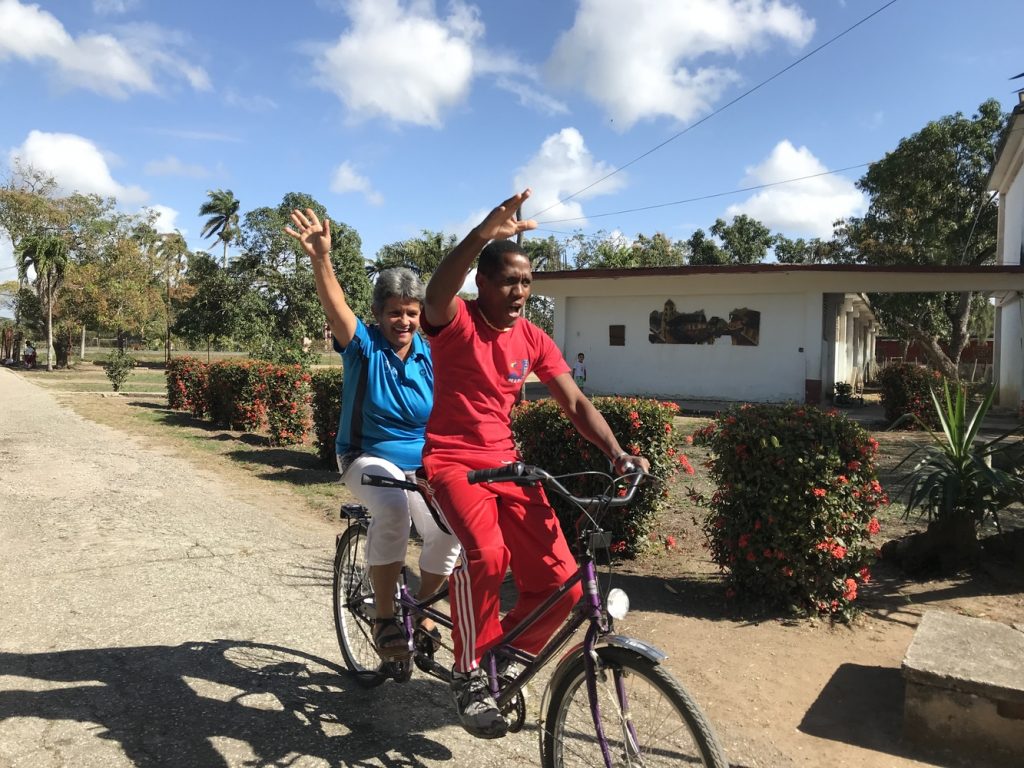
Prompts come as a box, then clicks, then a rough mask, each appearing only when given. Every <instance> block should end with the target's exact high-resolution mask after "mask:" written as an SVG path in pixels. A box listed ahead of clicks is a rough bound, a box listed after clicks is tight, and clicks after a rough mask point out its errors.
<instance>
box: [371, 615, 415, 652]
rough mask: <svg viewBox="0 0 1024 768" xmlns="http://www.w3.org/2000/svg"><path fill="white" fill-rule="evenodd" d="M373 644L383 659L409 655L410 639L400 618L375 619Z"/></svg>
mask: <svg viewBox="0 0 1024 768" xmlns="http://www.w3.org/2000/svg"><path fill="white" fill-rule="evenodd" d="M373 645H374V647H375V648H376V649H377V653H379V654H380V656H381V658H382V659H385V660H386V661H396V660H398V659H406V658H408V657H409V639H408V638H407V637H406V636H405V630H404V629H403V628H402V625H401V624H399V623H398V619H396V618H394V617H392V618H390V619H374V620H373Z"/></svg>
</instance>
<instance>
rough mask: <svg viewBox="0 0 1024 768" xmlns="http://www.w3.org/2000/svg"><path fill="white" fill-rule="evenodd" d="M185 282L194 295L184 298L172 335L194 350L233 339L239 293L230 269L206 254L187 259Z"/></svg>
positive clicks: (192, 255) (200, 253)
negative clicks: (231, 337) (178, 337)
mask: <svg viewBox="0 0 1024 768" xmlns="http://www.w3.org/2000/svg"><path fill="white" fill-rule="evenodd" d="M187 260H188V266H187V268H186V270H185V282H186V284H187V285H188V286H189V287H190V289H191V295H189V296H188V297H187V298H184V300H183V301H182V304H181V307H180V308H179V309H178V314H177V317H176V319H175V322H174V326H173V328H172V331H173V333H174V334H175V335H177V336H180V337H181V338H182V339H184V341H185V343H186V344H188V345H189V346H190V347H193V348H195V347H199V346H200V345H205V346H206V356H207V361H209V357H210V347H211V346H212V345H213V344H215V343H219V342H221V341H224V340H226V339H228V338H229V337H230V336H231V332H232V328H233V326H234V310H236V309H237V308H238V300H239V290H238V287H237V285H236V284H235V282H234V281H233V280H232V279H231V276H230V275H229V274H228V271H227V270H226V269H222V268H221V267H220V265H219V264H217V260H216V259H214V258H213V257H212V256H210V254H208V253H206V252H205V251H196V252H194V253H191V254H189V255H188V256H187Z"/></svg>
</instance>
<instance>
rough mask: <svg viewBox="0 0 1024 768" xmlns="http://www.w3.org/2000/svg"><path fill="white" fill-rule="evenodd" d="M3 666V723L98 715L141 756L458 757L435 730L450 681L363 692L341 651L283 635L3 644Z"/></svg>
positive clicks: (104, 728)
mask: <svg viewBox="0 0 1024 768" xmlns="http://www.w3.org/2000/svg"><path fill="white" fill-rule="evenodd" d="M5 675H6V676H10V677H8V678H7V681H5V686H6V688H5V689H4V690H0V722H3V721H5V720H7V719H10V718H22V717H23V718H39V719H43V720H51V721H60V720H64V721H76V722H80V723H88V724H93V723H95V724H96V725H98V726H99V727H98V728H97V729H95V730H94V731H93V733H94V735H96V736H98V737H99V738H102V739H111V740H115V741H117V742H118V743H119V744H120V746H121V748H122V749H123V751H124V753H125V755H126V756H127V757H128V759H129V760H131V761H132V763H133V764H134V765H137V766H144V767H150V766H152V767H158V768H163V767H164V766H166V767H168V768H170V766H181V765H194V766H228V765H242V764H245V765H250V764H252V765H289V764H292V763H293V762H295V760H296V759H297V758H296V756H297V755H308V756H310V757H315V758H320V759H322V760H324V761H325V762H327V763H328V764H330V765H349V764H359V765H361V764H365V763H366V762H368V761H373V762H374V763H380V764H384V765H403V766H424V765H425V763H424V762H423V761H424V760H429V761H438V760H451V759H452V752H451V750H450V749H449V748H448V747H446V746H445V745H443V744H441V743H440V742H438V741H436V740H434V739H433V738H431V737H430V736H428V735H427V733H428V732H430V731H432V730H436V729H438V728H441V727H444V726H448V725H451V724H453V722H454V719H455V718H454V712H452V711H451V706H450V702H449V699H448V692H447V687H446V686H444V685H443V684H442V683H439V682H437V681H433V680H424V679H416V678H414V679H413V680H412V681H410V682H409V683H407V684H405V685H403V686H395V685H391V684H388V685H385V686H382V687H380V688H377V689H375V690H373V691H372V692H370V691H365V690H364V689H362V688H360V687H359V686H358V685H357V684H356V683H355V682H354V681H353V680H352V678H351V677H349V676H348V675H347V673H346V672H345V671H344V670H342V669H341V668H339V667H338V666H337V665H336V664H334V663H333V662H330V661H328V660H325V659H321V658H317V657H315V656H312V655H309V654H305V653H302V652H300V651H294V650H291V649H288V648H283V647H280V646H274V645H267V644H260V643H252V642H247V641H234V640H216V641H210V642H194V643H183V644H181V645H178V646H143V647H134V648H99V649H90V650H73V651H62V652H49V653H26V654H18V653H2V652H0V676H5ZM13 685H17V686H19V688H18V689H12V688H11V686H13ZM56 733H59V731H57V732H56ZM55 738H58V737H55ZM62 749H66V746H65V747H62Z"/></svg>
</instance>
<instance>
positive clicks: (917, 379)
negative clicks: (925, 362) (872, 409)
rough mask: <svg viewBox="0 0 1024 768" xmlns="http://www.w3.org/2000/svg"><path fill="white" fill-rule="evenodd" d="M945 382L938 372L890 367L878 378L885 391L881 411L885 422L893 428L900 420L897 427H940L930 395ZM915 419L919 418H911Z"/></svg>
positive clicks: (900, 365)
mask: <svg viewBox="0 0 1024 768" xmlns="http://www.w3.org/2000/svg"><path fill="white" fill-rule="evenodd" d="M941 381H942V375H941V374H940V373H939V372H938V371H933V370H931V369H930V368H925V367H924V366H921V365H917V364H915V363H896V364H893V365H888V366H886V367H885V368H883V369H882V371H881V373H879V374H878V383H879V385H881V387H882V407H883V408H884V409H885V419H886V421H888V422H889V423H890V424H894V422H896V421H898V420H900V419H901V418H902V417H908V418H903V420H902V421H900V422H899V424H898V425H897V426H899V427H901V428H903V429H914V428H915V427H919V426H921V425H922V424H923V425H924V426H925V427H926V428H928V429H935V428H937V427H938V426H939V424H938V420H937V418H936V415H935V410H934V409H933V408H932V396H931V391H932V388H933V387H937V386H938V385H939V383H940V382H941ZM913 416H916V417H917V418H916V419H915V418H912V417H913Z"/></svg>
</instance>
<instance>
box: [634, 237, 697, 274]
mask: <svg viewBox="0 0 1024 768" xmlns="http://www.w3.org/2000/svg"><path fill="white" fill-rule="evenodd" d="M630 250H631V251H632V260H633V266H637V267H679V266H682V265H683V264H685V263H686V255H687V252H688V248H687V245H686V243H685V242H683V241H678V240H677V241H673V240H672V239H671V238H669V237H667V236H666V235H664V234H662V233H661V232H655V233H654V236H653V237H647V236H646V235H637V236H636V240H634V241H633V243H632V245H631V246H630Z"/></svg>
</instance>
